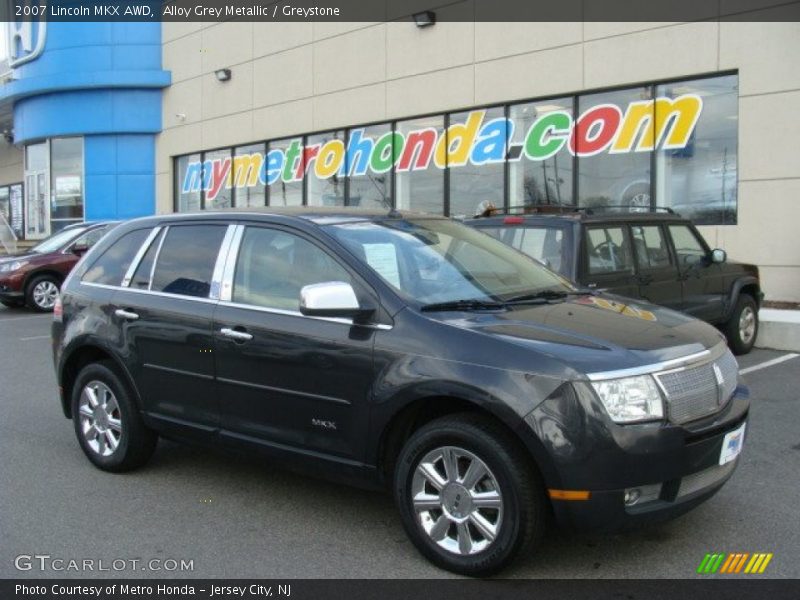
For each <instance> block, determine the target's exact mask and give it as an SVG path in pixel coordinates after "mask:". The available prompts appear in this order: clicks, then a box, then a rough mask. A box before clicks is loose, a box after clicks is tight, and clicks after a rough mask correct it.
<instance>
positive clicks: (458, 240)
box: [328, 218, 574, 304]
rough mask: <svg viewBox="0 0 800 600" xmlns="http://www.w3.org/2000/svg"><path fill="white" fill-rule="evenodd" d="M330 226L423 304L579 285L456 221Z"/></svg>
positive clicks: (497, 297)
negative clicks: (572, 283)
mask: <svg viewBox="0 0 800 600" xmlns="http://www.w3.org/2000/svg"><path fill="white" fill-rule="evenodd" d="M328 227H329V231H330V232H331V233H333V235H334V237H336V238H337V239H338V240H339V241H340V242H341V243H342V244H344V245H345V246H346V247H347V248H348V249H350V250H351V251H352V252H353V253H354V254H355V255H356V256H358V257H359V258H361V260H362V261H363V262H365V263H366V264H367V265H368V266H369V267H370V268H372V269H373V270H374V271H375V272H377V273H378V275H380V276H381V277H382V278H383V279H384V280H385V281H386V282H387V283H389V284H390V285H391V286H392V287H394V288H395V289H396V290H398V291H399V292H401V293H402V294H403V295H404V296H406V297H407V298H410V299H413V300H415V301H417V302H419V303H421V304H432V303H442V302H455V301H465V300H477V301H483V302H499V301H504V300H508V299H510V298H516V297H519V296H522V295H526V294H536V293H539V292H543V291H554V292H570V291H574V288H573V287H572V286H571V285H570V284H569V282H568V281H567V280H565V279H564V278H562V277H561V276H559V275H557V274H555V273H553V272H552V271H549V270H548V269H546V268H544V267H543V266H542V265H541V264H540V263H538V262H536V261H535V260H533V259H531V258H529V257H528V256H525V255H524V254H521V253H520V252H517V251H516V250H514V249H512V248H509V247H508V246H506V245H505V244H503V243H502V242H499V241H497V240H496V239H494V238H492V237H490V236H488V235H485V234H483V233H480V232H478V231H475V230H473V229H470V228H469V227H466V226H465V225H461V224H460V223H456V222H454V221H448V220H446V219H425V218H420V219H413V218H411V219H403V220H386V221H379V222H376V221H370V222H359V223H343V224H337V225H329V226H328Z"/></svg>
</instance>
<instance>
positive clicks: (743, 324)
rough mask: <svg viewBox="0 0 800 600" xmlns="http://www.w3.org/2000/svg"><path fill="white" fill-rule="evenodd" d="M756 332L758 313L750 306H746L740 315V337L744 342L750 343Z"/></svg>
mask: <svg viewBox="0 0 800 600" xmlns="http://www.w3.org/2000/svg"><path fill="white" fill-rule="evenodd" d="M755 334H756V313H755V311H754V310H753V309H752V308H751V307H749V306H745V307H744V308H743V309H742V314H740V315H739V339H740V340H742V342H743V343H744V344H749V343H750V342H751V341H752V340H753V336H754V335H755Z"/></svg>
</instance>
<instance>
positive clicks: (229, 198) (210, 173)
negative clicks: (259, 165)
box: [203, 148, 233, 210]
mask: <svg viewBox="0 0 800 600" xmlns="http://www.w3.org/2000/svg"><path fill="white" fill-rule="evenodd" d="M232 167H233V159H232V158H231V151H230V149H228V148H226V149H225V150H214V151H213V152H206V153H205V154H204V155H203V179H204V180H205V181H206V182H208V183H207V184H206V185H205V186H204V187H205V192H206V193H205V198H204V200H205V202H204V206H203V208H205V209H210V210H217V209H221V208H231V207H232V206H233V188H232V187H231V175H232V173H231V169H232ZM217 178H222V181H221V182H220V181H217Z"/></svg>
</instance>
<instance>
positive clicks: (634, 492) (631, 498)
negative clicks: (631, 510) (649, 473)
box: [624, 483, 661, 506]
mask: <svg viewBox="0 0 800 600" xmlns="http://www.w3.org/2000/svg"><path fill="white" fill-rule="evenodd" d="M660 496H661V484H660V483H654V484H652V485H640V486H639V487H635V488H628V489H626V490H625V498H624V501H625V506H633V505H634V504H644V503H645V502H652V501H653V500H658V499H659V497H660Z"/></svg>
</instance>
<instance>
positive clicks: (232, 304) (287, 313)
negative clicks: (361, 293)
mask: <svg viewBox="0 0 800 600" xmlns="http://www.w3.org/2000/svg"><path fill="white" fill-rule="evenodd" d="M219 304H220V306H229V307H231V308H243V309H245V310H255V311H258V312H263V313H268V314H271V315H283V316H286V317H300V318H302V319H311V320H313V321H326V322H328V323H339V324H340V325H347V326H348V327H365V328H367V329H377V330H379V331H390V330H391V329H393V327H392V325H384V324H383V323H354V322H353V319H345V318H342V317H312V316H309V315H304V314H303V313H301V312H300V311H297V310H285V309H283V308H267V307H265V306H254V305H252V304H242V303H240V302H229V301H226V300H220V303H219Z"/></svg>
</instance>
